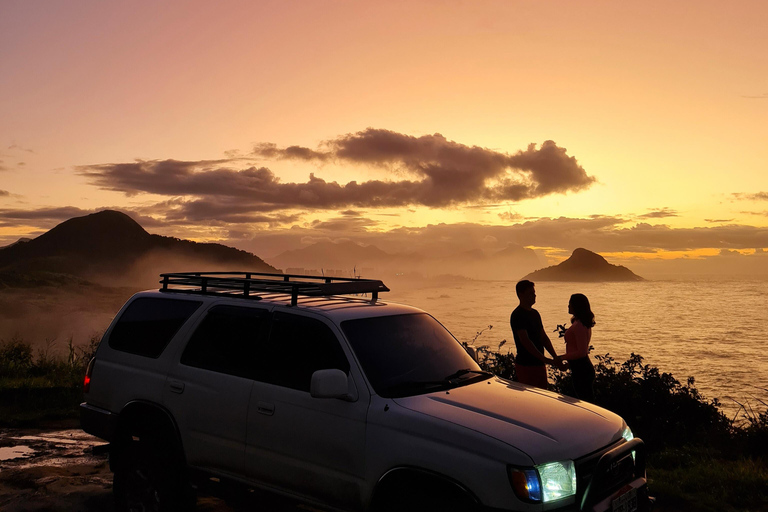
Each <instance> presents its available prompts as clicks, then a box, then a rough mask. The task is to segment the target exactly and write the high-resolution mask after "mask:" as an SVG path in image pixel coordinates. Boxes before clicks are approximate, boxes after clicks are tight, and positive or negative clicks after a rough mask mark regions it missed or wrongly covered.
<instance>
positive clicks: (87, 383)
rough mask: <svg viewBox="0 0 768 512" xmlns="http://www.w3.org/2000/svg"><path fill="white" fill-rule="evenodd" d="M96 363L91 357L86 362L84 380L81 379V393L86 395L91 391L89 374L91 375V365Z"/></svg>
mask: <svg viewBox="0 0 768 512" xmlns="http://www.w3.org/2000/svg"><path fill="white" fill-rule="evenodd" d="M95 362H96V358H95V357H93V358H91V360H90V361H89V362H88V367H87V368H86V369H85V378H84V379H83V393H87V392H88V391H90V390H91V373H93V364H94V363H95Z"/></svg>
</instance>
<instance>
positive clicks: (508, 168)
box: [78, 128, 596, 213]
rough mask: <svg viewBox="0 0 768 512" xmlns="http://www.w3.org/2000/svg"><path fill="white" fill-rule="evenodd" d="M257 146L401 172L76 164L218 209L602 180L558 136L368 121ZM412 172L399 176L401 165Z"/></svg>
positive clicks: (548, 188)
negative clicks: (486, 141)
mask: <svg viewBox="0 0 768 512" xmlns="http://www.w3.org/2000/svg"><path fill="white" fill-rule="evenodd" d="M254 155H256V156H263V157H268V158H274V159H284V158H291V159H298V160H305V161H306V160H317V161H328V160H334V161H335V162H337V163H340V164H365V165H370V166H374V167H376V168H379V169H380V170H382V171H385V172H390V173H394V174H396V175H397V177H398V178H400V179H396V180H369V181H363V182H357V181H350V182H348V183H345V184H339V183H337V182H335V181H333V182H328V181H325V180H324V179H322V178H320V177H318V176H316V175H315V174H314V173H310V174H309V179H308V180H307V181H306V182H303V183H282V182H281V180H280V178H279V177H278V176H276V175H275V173H274V172H273V171H272V170H270V169H269V168H266V167H250V168H247V169H242V170H237V169H233V168H232V167H231V166H232V165H233V164H235V161H234V160H233V159H227V160H218V161H200V162H189V161H178V160H153V161H144V160H138V161H136V162H131V163H118V164H101V165H91V166H85V167H79V168H78V172H79V173H80V174H81V175H83V176H85V177H86V178H87V179H88V180H89V181H90V182H91V183H92V184H94V185H96V186H97V187H99V188H102V189H105V190H112V191H118V192H123V193H125V194H126V195H128V196H135V195H137V194H141V193H151V194H159V195H165V196H171V197H180V196H181V197H189V196H192V197H195V198H197V199H198V200H201V201H203V202H204V203H205V204H208V205H210V204H212V203H217V204H218V207H219V210H220V211H225V210H227V209H232V210H233V211H237V212H240V213H242V211H243V209H244V210H247V211H251V212H270V211H275V210H283V209H299V208H300V209H312V210H329V209H332V210H338V209H342V208H350V207H357V208H360V207H364V208H368V207H371V208H376V207H404V206H411V205H422V206H428V207H450V206H456V205H466V204H472V203H485V202H491V201H507V200H514V201H518V200H522V199H531V198H536V197H542V196H546V195H549V194H554V193H567V192H574V191H579V190H582V189H585V188H587V187H589V186H590V185H592V184H593V183H594V182H595V181H596V180H595V178H594V177H591V176H588V175H587V173H586V171H585V170H584V169H583V168H582V167H581V166H580V165H579V164H578V162H577V161H576V159H575V158H574V157H571V156H568V155H567V153H566V150H565V149H564V148H560V147H558V146H557V144H555V143H554V142H553V141H545V142H544V143H543V144H542V145H541V147H540V148H537V147H536V145H535V144H531V145H530V146H529V147H528V148H527V149H526V150H524V151H519V152H518V153H516V154H513V155H509V154H506V153H500V152H497V151H492V150H489V149H485V148H480V147H477V146H471V147H470V146H466V145H463V144H459V143H457V142H453V141H449V140H447V139H446V138H445V137H443V136H442V135H440V134H435V135H425V136H422V137H413V136H409V135H403V134H399V133H396V132H392V131H387V130H376V129H372V128H369V129H367V130H365V131H362V132H358V133H355V134H347V135H344V136H342V137H339V138H337V139H334V140H331V141H326V142H325V143H324V144H322V145H321V149H319V150H312V149H309V148H303V147H300V146H288V147H286V148H278V147H277V146H276V145H274V144H270V143H264V144H258V145H256V146H255V149H254ZM403 171H405V172H406V173H407V174H409V176H407V177H405V179H403V176H402V172H403Z"/></svg>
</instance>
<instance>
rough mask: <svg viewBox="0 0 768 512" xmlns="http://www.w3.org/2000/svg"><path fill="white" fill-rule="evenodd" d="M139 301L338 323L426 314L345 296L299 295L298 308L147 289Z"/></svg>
mask: <svg viewBox="0 0 768 512" xmlns="http://www.w3.org/2000/svg"><path fill="white" fill-rule="evenodd" d="M136 298H164V299H168V298H173V299H175V300H193V301H200V302H203V303H204V304H208V305H210V304H219V305H221V304H227V305H233V306H235V305H236V306H245V307H253V306H256V307H259V306H261V307H276V308H278V309H280V310H282V311H290V310H295V311H306V312H311V313H315V314H317V315H321V316H324V317H326V318H329V319H331V320H333V321H334V322H335V323H340V322H343V321H345V320H353V319H360V318H370V317H378V316H390V315H407V314H417V313H425V312H424V311H423V310H421V309H419V308H416V307H413V306H408V305H405V304H399V303H397V302H390V301H384V300H382V299H378V300H376V301H375V302H374V301H372V300H371V299H370V298H365V297H355V296H352V297H350V296H342V295H338V296H337V295H330V296H319V297H315V296H300V297H299V298H298V300H297V303H296V305H291V296H290V295H289V294H285V293H259V294H254V295H252V296H250V297H248V298H246V297H243V296H242V295H232V296H227V295H224V294H215V295H205V294H201V293H194V292H190V291H177V290H146V291H143V292H139V293H137V294H136V295H134V297H133V298H132V300H134V299H136Z"/></svg>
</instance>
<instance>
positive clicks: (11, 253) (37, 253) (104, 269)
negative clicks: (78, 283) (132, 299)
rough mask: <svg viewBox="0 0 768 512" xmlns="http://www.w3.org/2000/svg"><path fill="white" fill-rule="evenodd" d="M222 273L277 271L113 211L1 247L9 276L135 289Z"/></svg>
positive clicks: (2, 266) (0, 259) (1, 264)
mask: <svg viewBox="0 0 768 512" xmlns="http://www.w3.org/2000/svg"><path fill="white" fill-rule="evenodd" d="M219 269H221V270H225V269H226V270H249V271H254V272H276V269H275V268H274V267H272V266H270V265H268V264H267V263H265V262H264V261H263V260H262V259H261V258H259V257H257V256H255V255H253V254H251V253H249V252H245V251H241V250H239V249H234V248H232V247H227V246H225V245H221V244H213V243H197V242H192V241H189V240H180V239H177V238H171V237H166V236H160V235H152V234H149V233H147V231H145V230H144V228H142V227H141V226H140V225H139V224H138V223H137V222H136V221H134V220H133V219H131V218H130V217H129V216H127V215H125V214H124V213H121V212H118V211H113V210H104V211H101V212H98V213H94V214H91V215H86V216H84V217H76V218H72V219H69V220H67V221H65V222H62V223H61V224H59V225H58V226H56V227H54V228H53V229H51V230H50V231H48V232H46V233H44V234H42V235H40V236H38V237H37V238H34V239H32V240H28V241H19V242H17V243H15V244H12V245H9V246H7V247H3V248H0V272H2V273H4V274H6V275H8V274H9V273H14V274H29V273H41V272H43V273H56V274H69V275H74V276H78V277H81V278H85V279H89V280H95V281H99V282H106V283H107V284H115V283H121V284H132V283H133V282H135V280H141V281H142V282H146V280H147V279H152V282H157V280H158V274H159V273H160V272H181V271H193V270H197V271H212V270H219Z"/></svg>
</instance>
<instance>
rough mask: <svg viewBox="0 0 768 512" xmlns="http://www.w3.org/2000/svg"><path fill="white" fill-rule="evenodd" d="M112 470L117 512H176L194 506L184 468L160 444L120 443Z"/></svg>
mask: <svg viewBox="0 0 768 512" xmlns="http://www.w3.org/2000/svg"><path fill="white" fill-rule="evenodd" d="M166 446H167V444H166ZM113 471H114V482H113V486H112V492H113V494H114V498H115V508H116V509H117V511H118V512H171V511H173V512H175V511H184V510H190V509H191V508H192V507H193V504H194V495H193V494H192V488H191V486H190V485H189V482H188V481H187V479H186V477H185V474H184V469H183V467H182V465H181V464H179V463H178V461H177V458H175V457H173V454H172V453H169V450H168V449H167V448H166V447H163V445H162V444H161V443H148V442H142V441H135V440H131V441H129V442H127V443H123V446H122V447H121V448H120V449H119V450H117V451H116V453H115V463H114V465H113Z"/></svg>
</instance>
